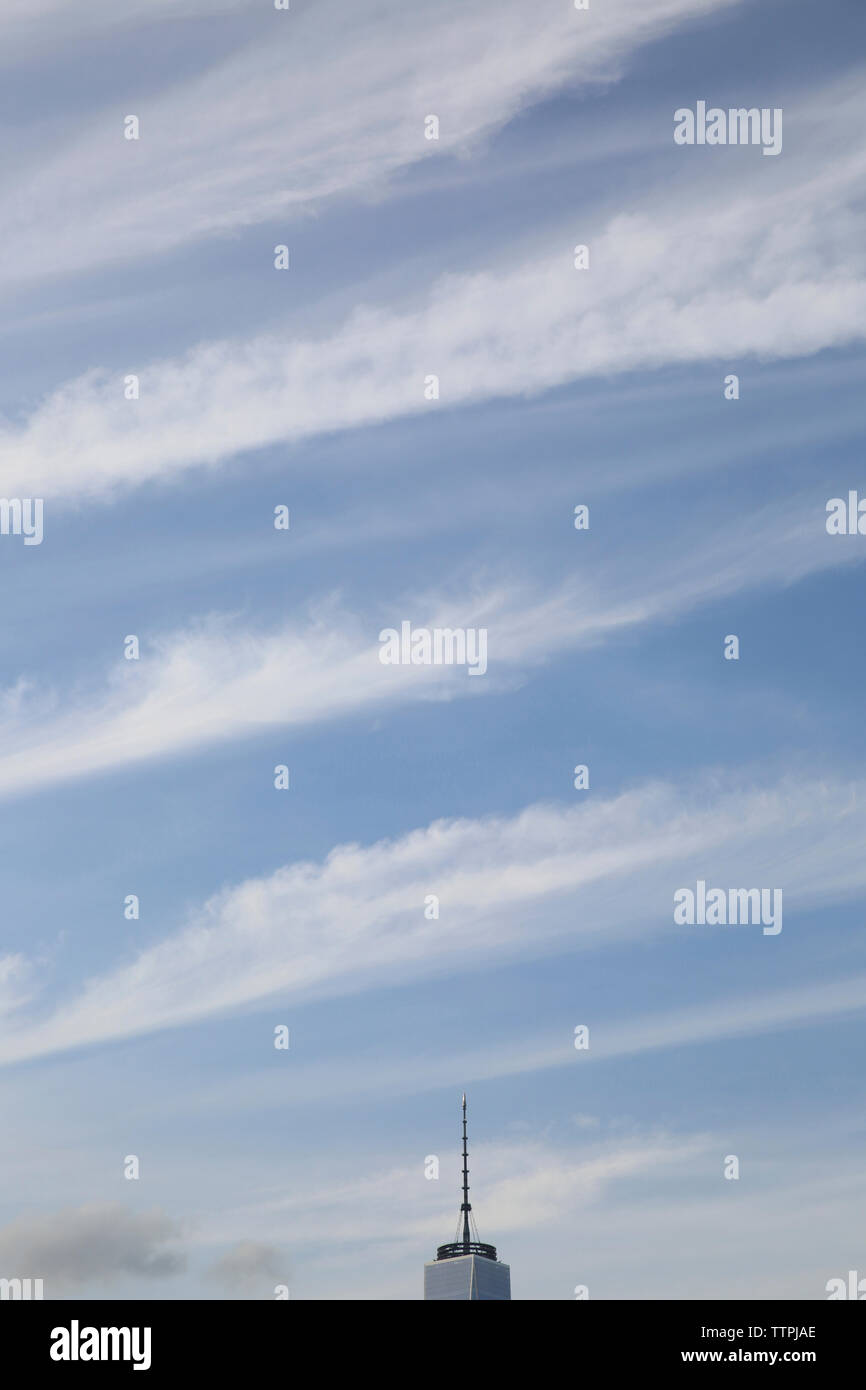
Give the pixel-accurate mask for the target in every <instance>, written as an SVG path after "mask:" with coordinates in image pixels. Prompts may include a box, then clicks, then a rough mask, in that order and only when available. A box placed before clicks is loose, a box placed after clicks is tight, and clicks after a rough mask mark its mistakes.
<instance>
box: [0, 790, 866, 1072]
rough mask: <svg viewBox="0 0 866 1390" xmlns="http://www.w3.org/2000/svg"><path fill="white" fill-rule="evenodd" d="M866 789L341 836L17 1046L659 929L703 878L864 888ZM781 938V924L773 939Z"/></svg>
mask: <svg viewBox="0 0 866 1390" xmlns="http://www.w3.org/2000/svg"><path fill="white" fill-rule="evenodd" d="M863 797H864V788H863V787H862V786H856V787H850V786H843V785H840V784H834V783H828V784H826V785H824V786H818V787H816V786H814V785H813V784H811V783H810V784H809V785H808V787H804V786H803V785H802V784H801V783H799V782H796V781H792V782H783V783H780V784H778V785H776V786H772V787H768V788H749V787H745V788H737V789H734V788H732V787H731V786H730V784H729V780H726V782H725V785H724V788H723V789H721V790H720V789H719V786H718V785H714V784H713V782H712V781H710V782H709V783H705V784H703V785H700V786H697V785H692V786H687V787H676V786H673V785H664V784H657V785H649V786H646V787H643V788H641V789H638V790H636V791H632V792H628V793H624V794H623V795H621V796H618V797H616V798H615V799H613V800H609V801H603V800H601V799H597V798H594V799H592V800H591V801H587V802H583V803H581V804H579V805H577V806H574V807H572V808H569V809H563V808H561V807H558V806H552V805H551V806H545V805H535V806H530V807H528V808H527V809H526V810H525V811H523V812H522V813H521V814H520V815H518V816H515V817H512V818H502V817H490V818H488V819H484V820H476V821H472V820H452V821H437V822H435V823H433V824H432V825H430V826H429V827H427V828H426V829H423V830H416V831H413V832H411V833H409V834H407V835H404V836H402V837H401V838H399V839H395V840H385V841H380V842H379V843H377V844H374V845H371V846H369V847H367V848H362V847H361V846H359V845H343V846H339V847H337V848H335V849H334V850H333V851H332V852H331V854H329V856H328V857H327V859H326V860H324V861H323V862H321V863H299V864H294V865H290V866H287V867H285V868H281V869H278V870H277V871H276V872H275V873H274V874H272V875H271V876H269V877H267V878H259V879H251V880H248V881H247V882H245V883H242V884H240V885H238V886H237V887H234V888H230V889H227V890H225V891H223V892H221V893H218V894H217V895H216V896H215V897H213V898H212V899H211V900H210V901H209V902H207V903H206V904H205V905H204V907H203V908H202V909H201V911H199V912H198V913H197V914H195V915H194V917H193V918H192V919H191V920H190V921H189V922H188V923H187V925H186V926H184V927H183V928H182V929H181V930H180V931H179V932H177V933H176V934H175V935H173V936H169V937H168V938H166V939H165V940H164V941H162V942H161V943H159V944H158V945H156V946H152V947H149V948H147V949H146V950H144V951H142V952H141V953H140V954H139V955H138V956H137V957H136V958H135V959H134V960H133V961H131V962H130V963H128V964H121V965H119V966H117V967H116V968H114V969H112V970H109V971H108V972H107V973H105V974H103V975H102V976H100V977H97V978H95V979H92V980H91V981H89V982H88V983H87V984H86V985H85V986H84V987H83V988H82V989H81V990H80V992H79V993H78V995H77V997H75V998H73V999H72V1000H71V1001H70V1002H67V1003H65V1004H62V1005H61V1006H59V1007H58V1008H57V1010H56V1011H55V1013H54V1014H53V1016H51V1017H49V1018H47V1019H45V1020H43V1021H41V1022H38V1021H37V1022H32V1021H29V1020H28V1021H22V1020H21V1019H20V1018H19V1019H18V1020H17V1021H16V1022H10V1024H9V1025H8V1026H7V1028H6V1030H5V1034H4V1036H3V1038H2V1041H0V1059H2V1060H5V1061H12V1060H17V1059H21V1058H24V1057H30V1056H36V1055H39V1054H42V1053H48V1052H53V1051H59V1050H64V1049H67V1048H70V1047H76V1046H79V1045H82V1044H86V1043H93V1042H98V1041H104V1040H106V1039H108V1038H113V1037H124V1036H130V1035H135V1034H138V1033H144V1032H150V1031H154V1030H157V1029H160V1028H165V1027H171V1026H175V1025H179V1024H184V1023H191V1022H194V1021H195V1020H199V1019H203V1018H205V1017H208V1016H210V1015H215V1014H221V1013H224V1012H226V1011H228V1010H233V1009H239V1008H246V1007H250V1006H252V1005H254V1004H256V1003H257V1002H259V1001H261V1000H263V999H266V998H270V997H276V996H279V998H280V999H281V1001H283V1002H286V1001H288V1002H291V1001H294V1000H300V999H311V998H316V997H323V996H327V995H332V996H333V995H339V994H346V993H354V992H357V991H362V990H365V989H368V988H371V987H374V986H380V985H383V984H388V983H398V982H402V981H406V980H409V979H413V978H419V977H425V976H430V975H436V974H447V973H448V972H449V971H451V970H453V969H454V968H455V967H456V965H457V963H458V962H459V963H460V965H461V968H467V967H478V966H479V965H480V964H481V963H484V964H486V965H489V964H490V962H491V961H494V960H503V961H504V960H508V959H516V958H519V957H525V956H530V957H538V956H541V955H543V954H545V953H548V952H550V951H552V950H555V949H560V950H561V949H563V948H564V947H577V946H582V947H587V946H594V947H601V946H606V945H608V944H609V943H611V942H614V941H618V942H619V941H623V940H628V939H632V940H646V939H647V938H648V937H652V936H655V935H660V934H663V933H670V932H671V931H673V930H675V929H674V928H673V926H672V912H673V892H674V890H675V889H676V888H677V887H680V886H683V885H688V884H689V883H693V882H694V880H695V878H696V877H706V878H707V879H708V880H710V881H712V880H713V879H717V881H719V882H721V883H723V884H726V885H727V884H730V883H734V884H741V885H743V886H753V885H755V884H761V885H766V884H767V883H768V881H769V880H771V881H772V886H773V887H781V888H782V889H783V891H784V895H785V904H786V911H788V912H790V910H791V909H792V908H796V907H797V906H802V905H804V904H809V903H812V902H814V901H816V900H818V899H820V900H822V901H825V902H830V901H834V900H837V899H840V898H844V897H847V896H851V895H852V894H856V893H858V892H862V890H863V887H864V885H866V865H864V863H863V859H862V853H861V845H862V839H863V834H864V830H866V825H864V811H863V805H864V800H863ZM429 893H435V894H437V895H438V896H439V898H440V904H441V907H440V917H439V918H438V920H430V921H428V920H427V919H426V918H425V916H424V910H423V909H424V901H425V897H426V895H427V894H429ZM576 895H578V900H579V904H580V910H579V912H576V911H575V896H576ZM528 918H531V921H532V928H531V931H528V930H527V927H526V922H527V919H528ZM677 930H680V931H682V930H683V929H682V928H679V929H677ZM729 930H730V929H729ZM734 930H736V931H739V932H744V931H749V932H753V933H756V934H757V933H760V930H761V929H760V927H759V926H755V927H740V928H736V929H734ZM774 941H775V938H774V939H770V938H764V944H765V948H766V949H767V950H772V949H773V948H774ZM692 1026H693V1027H694V1025H692Z"/></svg>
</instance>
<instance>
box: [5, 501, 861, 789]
mask: <svg viewBox="0 0 866 1390" xmlns="http://www.w3.org/2000/svg"><path fill="white" fill-rule="evenodd" d="M824 522H825V514H824V511H823V510H822V509H821V507H818V506H816V504H815V501H814V499H813V498H800V497H794V498H790V499H788V500H787V501H786V502H784V503H782V502H780V503H779V504H777V505H774V506H772V507H770V508H766V509H764V510H763V511H759V512H755V513H750V514H747V515H746V516H742V515H739V516H738V515H736V514H733V515H732V516H731V517H730V518H729V520H728V524H727V525H726V526H724V527H721V526H720V527H718V529H717V534H716V535H714V536H712V537H710V538H709V539H706V540H705V539H704V538H703V537H699V538H698V539H697V541H696V539H695V537H694V536H693V534H692V532H691V530H690V529H689V527H688V524H686V528H685V530H683V528H682V526H680V527H678V529H677V530H675V531H674V530H673V529H672V530H671V532H669V533H667V534H657V535H656V536H654V537H652V538H649V539H648V540H647V542H646V543H645V545H644V546H643V547H642V548H640V549H638V550H635V549H634V548H633V547H631V546H630V545H627V546H626V547H625V548H624V549H623V550H622V551H621V552H617V551H616V550H615V549H614V548H613V547H611V548H610V549H609V550H608V553H607V555H606V557H605V560H604V562H603V563H602V564H600V565H598V566H597V567H596V569H595V572H594V574H593V577H592V579H591V580H590V579H589V578H586V577H584V578H580V579H568V580H566V581H564V582H562V583H560V584H559V585H557V586H556V587H554V588H549V589H547V590H546V591H541V590H539V588H538V587H537V586H533V585H530V584H524V585H520V584H519V583H518V582H517V581H516V580H514V579H511V580H510V581H503V582H500V583H498V584H496V583H492V582H490V581H489V580H488V581H486V582H484V581H482V580H480V579H479V580H478V581H476V582H475V583H469V584H466V585H464V586H463V587H462V588H461V589H460V590H459V591H456V592H455V591H454V590H453V588H452V589H451V590H450V591H449V592H444V591H442V592H439V593H430V592H428V593H421V594H415V595H404V596H403V597H401V598H399V599H395V600H392V601H391V602H390V603H386V602H385V601H384V600H382V599H380V600H379V601H378V603H377V604H376V605H375V607H373V606H371V608H370V609H369V610H368V611H367V612H366V613H361V612H357V611H355V612H352V611H351V610H349V609H348V608H347V607H346V606H345V605H343V604H342V603H340V602H339V601H338V600H337V599H336V598H332V599H329V600H325V601H321V602H319V603H317V604H313V605H311V607H310V609H309V612H308V614H307V615H306V617H302V618H300V619H298V618H295V619H293V620H291V621H288V622H286V623H284V624H282V625H281V626H278V627H276V628H275V627H274V626H273V625H271V626H270V627H269V628H268V629H266V630H264V631H261V630H257V629H253V628H251V627H249V626H248V625H247V624H245V623H244V622H243V620H242V619H241V618H240V617H238V616H232V615H211V616H210V617H209V618H207V619H204V620H202V621H200V622H197V623H194V624H191V625H189V626H188V627H187V628H185V629H181V630H179V631H175V632H172V633H169V634H156V635H154V636H153V637H152V638H149V637H148V636H147V635H146V634H140V636H141V639H142V655H141V659H140V660H139V661H126V660H124V659H123V658H122V657H119V658H118V661H117V663H116V665H115V666H114V667H113V668H112V669H111V670H109V671H108V672H107V673H106V676H105V678H104V679H103V680H102V681H101V682H100V683H96V684H94V683H92V682H91V683H89V684H87V685H84V684H82V685H80V686H78V687H77V688H67V689H66V690H64V691H63V693H62V694H61V692H60V691H59V690H57V689H55V688H52V687H43V686H39V685H37V684H36V683H34V682H32V681H30V680H28V679H26V678H24V677H21V678H19V679H18V680H17V681H16V682H15V683H14V684H13V685H12V686H11V687H10V688H9V689H8V690H7V691H6V692H5V694H4V693H3V692H0V798H3V797H8V796H15V795H18V794H21V793H24V792H27V793H30V792H33V791H35V790H36V789H38V788H39V787H41V786H44V785H46V784H54V783H59V782H64V781H73V780H77V779H80V778H85V777H89V776H93V775H95V774H100V773H106V772H112V771H116V770H118V769H120V768H122V767H127V766H130V765H133V764H135V763H140V762H147V761H153V760H159V759H162V758H166V757H169V756H172V755H173V756H178V755H183V754H188V753H194V752H196V751H199V750H202V749H204V748H207V747H209V746H214V745H218V744H220V743H225V742H227V741H229V740H239V739H244V738H250V737H252V736H254V735H256V734H258V733H261V732H263V731H264V730H266V729H268V728H288V729H293V728H294V729H299V728H302V727H309V726H311V725H315V724H321V723H322V722H324V721H328V720H339V719H345V718H350V717H357V716H360V715H364V714H367V713H372V712H374V711H377V712H378V711H382V710H384V709H388V708H392V709H393V708H399V707H400V706H404V705H406V704H409V703H413V702H416V701H424V700H431V699H433V700H445V699H458V698H461V697H465V696H467V695H473V696H479V695H480V696H487V697H489V696H492V695H495V694H499V693H501V692H502V691H503V690H507V689H510V688H512V686H513V683H514V681H515V680H519V679H521V678H522V677H523V675H524V673H525V672H527V671H529V670H531V669H532V668H533V667H535V666H538V665H540V664H543V663H545V662H547V661H550V660H551V659H554V658H556V657H557V656H560V655H562V654H564V653H566V652H569V651H575V650H580V649H588V648H592V647H595V646H598V645H599V644H601V643H603V642H605V641H606V640H608V639H610V638H611V637H613V636H615V635H617V634H622V633H625V632H628V631H630V630H634V629H639V628H640V627H641V626H643V625H647V624H652V623H657V622H666V621H669V620H671V619H673V618H676V617H679V616H681V615H682V614H684V613H687V612H689V611H691V610H694V609H695V608H697V607H699V606H700V605H702V604H705V603H707V602H710V601H718V600H719V599H722V598H725V597H727V596H729V595H732V594H736V593H737V592H739V591H743V590H750V589H754V588H759V587H762V586H766V585H772V586H784V585H788V584H792V583H795V582H796V581H798V580H800V579H802V578H804V577H805V576H807V575H809V574H812V573H815V572H818V571H821V570H823V569H826V568H830V567H835V566H838V565H844V564H852V563H856V562H858V561H860V560H861V559H862V555H861V551H860V549H859V547H858V546H857V544H856V541H857V538H856V537H854V538H853V542H854V543H853V544H847V543H846V542H845V540H844V539H840V538H838V537H830V536H828V535H827V534H826V530H825V526H824ZM403 620H409V621H410V622H411V623H412V626H413V628H418V627H426V628H437V627H439V628H450V629H454V628H464V629H466V628H485V629H486V630H487V662H488V669H487V672H486V673H485V674H484V675H483V676H480V677H475V678H471V677H469V675H468V672H467V668H466V666H454V665H439V666H437V665H429V666H424V665H417V666H413V665H384V664H383V663H382V662H381V661H380V659H379V658H380V652H381V644H380V642H379V633H380V631H381V630H383V629H385V628H394V629H399V627H400V624H401V622H402V621H403ZM722 635H723V634H720V639H721V636H722Z"/></svg>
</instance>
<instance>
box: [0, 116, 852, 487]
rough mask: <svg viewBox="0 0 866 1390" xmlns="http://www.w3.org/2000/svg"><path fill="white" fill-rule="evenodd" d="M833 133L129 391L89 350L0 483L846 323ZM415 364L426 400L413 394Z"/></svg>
mask: <svg viewBox="0 0 866 1390" xmlns="http://www.w3.org/2000/svg"><path fill="white" fill-rule="evenodd" d="M845 111H846V112H847V107H846V108H845ZM843 123H844V122H843ZM849 138H850V137H849V132H848V130H847V129H846V131H845V144H844V145H843V147H842V152H841V153H840V152H839V151H838V150H837V151H834V152H833V153H832V154H831V155H829V156H828V153H827V150H825V149H824V148H820V149H817V150H815V151H813V152H812V153H811V154H810V156H809V158H808V159H807V160H806V161H805V167H804V164H803V162H802V161H800V162H796V161H795V162H793V163H792V166H791V171H790V172H788V173H786V172H783V173H782V175H780V176H779V178H778V179H777V181H776V182H774V183H773V185H772V187H771V188H767V187H766V186H764V185H761V183H760V180H757V179H756V174H755V171H753V175H752V180H751V182H749V181H748V180H744V181H742V182H740V183H738V184H736V185H735V186H733V187H731V186H729V184H728V183H727V181H726V180H725V179H724V178H719V179H716V180H714V181H711V182H710V183H708V184H705V185H700V186H699V188H698V191H697V193H696V190H695V188H694V187H692V186H689V188H688V189H687V190H683V189H680V190H679V194H675V193H673V192H671V191H670V190H666V191H665V195H664V197H663V198H662V197H660V196H655V197H652V198H649V199H647V200H645V201H644V203H643V205H642V206H640V207H635V208H634V209H633V210H630V211H628V212H623V213H620V214H618V215H616V216H615V217H613V218H611V219H609V220H608V221H607V222H606V223H605V224H603V225H599V226H597V227H593V226H589V227H586V228H584V229H582V232H581V236H580V238H578V237H577V235H576V233H575V226H574V222H572V224H571V225H569V226H568V227H563V228H562V231H561V235H560V236H559V238H558V239H557V241H556V244H555V245H554V244H552V239H551V237H550V236H548V237H547V239H546V242H545V245H544V246H543V247H536V248H535V250H534V252H533V253H531V254H530V253H529V252H528V251H527V250H526V249H524V251H523V252H522V255H521V257H520V258H517V257H516V256H515V253H514V252H513V251H512V252H510V253H508V254H507V255H506V256H505V257H504V258H503V259H502V260H501V261H500V262H499V263H498V264H497V265H496V266H495V267H494V268H491V269H489V270H483V271H477V272H474V273H467V274H452V275H448V276H445V277H443V278H440V279H439V280H438V281H436V283H435V284H434V285H433V286H432V288H431V289H430V290H429V292H428V293H427V294H426V296H422V297H421V298H420V299H419V300H418V301H417V302H416V303H415V304H414V305H411V306H407V305H401V306H397V307H394V306H386V307H379V308H376V307H368V306H361V307H359V308H358V309H357V310H356V311H355V312H354V313H353V314H352V315H351V316H350V317H349V319H348V320H347V321H346V322H345V324H344V325H343V326H342V327H341V328H340V329H338V330H337V331H336V332H330V333H328V334H326V335H324V336H322V337H320V338H309V339H307V340H304V341H300V342H297V341H287V339H286V336H285V335H278V334H274V333H269V334H267V335H264V336H261V337H256V338H251V339H246V340H242V341H230V340H226V341H222V342H209V343H204V344H201V345H200V346H198V347H195V348H193V349H191V350H190V351H188V352H187V353H185V354H183V355H180V356H177V357H173V358H171V359H166V360H164V361H159V362H154V363H152V364H151V365H150V366H146V365H143V366H142V367H141V370H140V376H141V398H140V399H139V400H137V401H127V400H125V399H124V394H123V389H122V379H121V377H119V376H118V375H117V373H116V372H108V371H105V370H102V369H94V370H93V371H90V372H87V373H86V374H84V375H83V376H81V377H79V378H77V379H76V380H74V381H70V382H68V383H67V384H66V385H64V386H63V387H61V388H60V389H58V390H57V391H54V392H53V393H51V394H49V395H48V396H47V398H46V399H45V401H44V402H43V403H42V404H41V405H39V406H38V407H37V408H36V409H35V411H33V412H32V414H31V415H30V416H29V418H28V419H27V420H26V421H24V422H23V423H22V424H20V425H13V424H7V425H6V426H5V428H3V430H2V431H0V480H2V487H3V489H4V490H5V491H6V493H7V495H23V496H30V495H33V494H34V492H35V493H37V494H43V495H45V496H46V497H49V498H55V499H58V498H64V497H66V498H69V499H81V498H87V497H91V498H98V497H102V498H107V497H111V496H112V495H114V494H116V493H117V492H118V491H120V490H123V489H127V488H130V487H134V486H137V485H141V484H142V483H145V482H147V481H149V480H154V479H157V478H169V477H172V476H176V475H178V474H180V473H182V472H183V471H184V470H186V469H188V468H189V467H191V466H200V467H201V466H213V465H215V464H219V463H221V462H224V461H225V460H227V459H229V458H231V457H232V456H233V455H236V454H238V453H242V452H244V451H249V450H255V449H259V448H263V447H265V446H267V445H271V444H274V443H276V442H279V441H285V440H288V441H297V440H301V439H303V438H305V437H308V436H311V435H314V434H317V433H321V432H324V431H330V430H334V429H348V428H352V427H360V426H365V425H371V424H375V423H379V422H382V421H385V420H388V419H391V418H396V417H400V416H409V415H413V414H420V413H421V412H423V411H430V410H436V409H442V408H448V407H453V406H459V405H464V404H469V403H472V402H477V401H483V400H491V399H495V398H497V397H503V396H513V395H520V394H532V393H539V392H543V391H545V390H548V389H550V388H552V387H555V386H560V385H562V384H564V383H567V382H571V381H576V380H579V379H582V378H590V377H593V376H597V375H599V374H610V373H619V372H623V371H629V370H634V369H637V368H653V367H657V366H662V365H665V364H672V363H674V364H675V363H683V364H694V363H696V362H704V361H711V360H720V361H723V362H725V363H726V364H731V363H737V362H738V361H739V360H740V359H742V358H743V357H747V356H758V357H765V358H773V357H780V358H784V357H802V356H808V355H810V354H813V353H816V352H819V351H820V350H822V349H824V348H828V347H834V346H840V345H844V344H850V343H853V342H857V341H860V340H862V337H863V323H864V321H866V269H864V252H863V237H862V230H863V226H862V218H861V214H860V213H859V212H858V206H857V196H858V191H859V188H860V185H861V182H862V177H863V170H864V161H866V155H864V153H863V151H862V149H855V150H853V151H850V150H849ZM685 153H686V154H691V153H692V151H686V152H685ZM731 153H734V154H736V155H738V156H741V155H746V156H748V155H749V154H752V153H754V151H751V150H736V151H732V152H731ZM774 167H775V166H774ZM828 223H829V224H831V225H832V227H833V235H832V236H831V237H828V235H827V226H828ZM578 239H579V240H582V241H585V242H587V244H589V243H591V257H592V259H591V268H590V269H589V270H587V271H578V270H575V269H574V268H573V265H572V246H573V244H574V242H575V241H576V240H578ZM720 286H721V287H723V288H720ZM516 305H519V306H520V311H519V313H516V312H515V306H516ZM429 375H436V376H438V378H439V381H440V392H441V395H440V399H439V401H433V402H431V401H427V400H425V397H424V383H425V379H426V378H427V377H428V376H429Z"/></svg>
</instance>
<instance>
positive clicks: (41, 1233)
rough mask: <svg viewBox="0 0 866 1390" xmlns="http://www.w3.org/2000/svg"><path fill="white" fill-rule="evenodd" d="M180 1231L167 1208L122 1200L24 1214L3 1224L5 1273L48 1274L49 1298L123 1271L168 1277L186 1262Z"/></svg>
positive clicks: (0, 1253) (1, 1265)
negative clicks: (136, 1207) (138, 1206)
mask: <svg viewBox="0 0 866 1390" xmlns="http://www.w3.org/2000/svg"><path fill="white" fill-rule="evenodd" d="M180 1232H181V1228H180V1226H179V1224H178V1223H177V1222H176V1221H174V1220H172V1218H170V1217H169V1216H167V1215H166V1214H165V1213H164V1212H162V1211H159V1210H153V1211H144V1212H134V1211H131V1210H130V1209H129V1208H127V1207H125V1206H123V1205H122V1204H121V1203H119V1202H93V1203H89V1204H86V1205H84V1206H80V1207H68V1208H65V1209H64V1210H61V1211H58V1212H52V1213H39V1214H37V1215H25V1216H20V1217H18V1218H17V1219H16V1220H15V1221H12V1222H10V1223H9V1224H8V1225H6V1226H4V1227H2V1229H0V1277H4V1278H31V1279H33V1278H35V1279H43V1280H44V1283H45V1289H44V1292H45V1296H46V1297H47V1298H51V1297H52V1296H53V1294H54V1290H55V1288H56V1289H57V1290H59V1291H63V1292H68V1291H69V1290H70V1289H74V1288H76V1287H77V1286H79V1285H89V1284H92V1283H110V1282H111V1281H113V1280H114V1279H116V1278H119V1277H123V1276H130V1275H136V1276H143V1277H145V1278H148V1279H162V1278H166V1277H168V1276H170V1275H173V1274H179V1273H181V1272H182V1271H183V1270H184V1269H185V1267H186V1256H185V1254H184V1253H183V1252H182V1251H179V1250H178V1249H177V1248H176V1243H177V1241H178V1238H179V1236H180Z"/></svg>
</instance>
